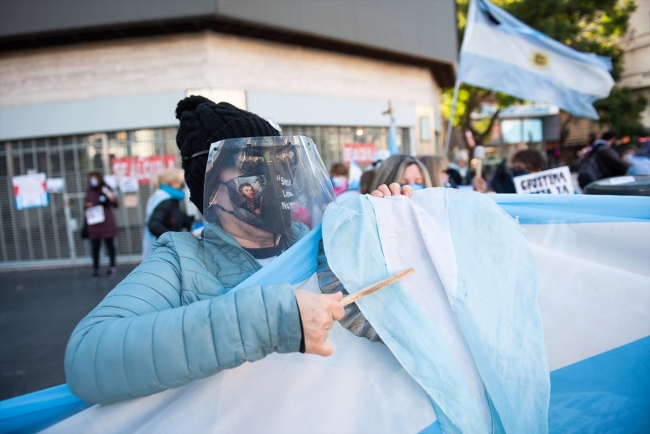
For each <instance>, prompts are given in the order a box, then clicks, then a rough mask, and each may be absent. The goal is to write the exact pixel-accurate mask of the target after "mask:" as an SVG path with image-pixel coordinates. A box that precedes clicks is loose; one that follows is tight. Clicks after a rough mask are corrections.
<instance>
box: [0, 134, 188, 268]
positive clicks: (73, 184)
mask: <svg viewBox="0 0 650 434" xmlns="http://www.w3.org/2000/svg"><path fill="white" fill-rule="evenodd" d="M175 135H176V128H162V129H149V130H137V131H123V132H117V133H97V134H90V135H83V136H66V137H50V138H41V139H30V140H17V141H10V142H3V143H0V245H1V247H0V267H1V268H15V267H16V268H23V267H26V266H30V265H34V264H35V263H36V264H38V265H47V264H48V263H50V264H57V263H80V262H82V263H85V262H88V261H89V260H90V259H89V258H90V246H89V243H88V242H86V241H85V240H82V239H81V237H80V234H79V232H80V231H81V227H82V225H83V221H84V220H83V215H84V207H83V199H84V196H85V192H86V189H87V185H88V184H87V179H88V174H89V173H90V172H93V171H100V172H102V173H104V174H111V166H110V162H111V160H112V158H115V157H127V156H140V157H146V156H151V155H163V154H174V155H177V154H178V151H177V148H176V143H175ZM28 173H45V174H46V176H47V177H48V178H63V179H64V180H65V193H62V194H57V193H51V194H50V195H49V199H50V204H49V206H47V207H43V208H32V209H26V210H17V209H16V207H15V205H14V194H13V187H12V183H11V179H12V177H13V176H18V175H25V174H28ZM150 194H151V189H150V187H149V186H148V185H141V186H140V191H139V192H138V193H137V196H138V202H137V206H136V207H134V208H126V207H124V206H120V207H119V208H118V209H116V210H114V213H115V217H116V221H117V226H118V235H117V238H116V245H117V248H118V261H119V260H120V257H122V259H123V260H124V259H131V260H135V259H136V258H137V257H139V256H140V253H141V250H142V246H141V241H142V229H143V228H142V225H143V221H144V212H145V207H146V201H147V199H148V198H149V196H150Z"/></svg>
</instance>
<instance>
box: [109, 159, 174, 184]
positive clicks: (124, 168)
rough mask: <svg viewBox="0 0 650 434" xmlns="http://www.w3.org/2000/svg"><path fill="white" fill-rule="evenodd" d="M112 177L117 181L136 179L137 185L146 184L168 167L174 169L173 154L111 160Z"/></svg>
mask: <svg viewBox="0 0 650 434" xmlns="http://www.w3.org/2000/svg"><path fill="white" fill-rule="evenodd" d="M111 167H112V168H113V175H115V177H117V179H121V178H137V179H138V183H140V184H148V183H149V181H150V180H151V178H152V177H154V176H158V175H160V173H161V172H162V171H163V170H165V169H167V168H170V167H176V156H175V155H174V154H166V155H152V156H151V157H124V158H113V159H112V160H111Z"/></svg>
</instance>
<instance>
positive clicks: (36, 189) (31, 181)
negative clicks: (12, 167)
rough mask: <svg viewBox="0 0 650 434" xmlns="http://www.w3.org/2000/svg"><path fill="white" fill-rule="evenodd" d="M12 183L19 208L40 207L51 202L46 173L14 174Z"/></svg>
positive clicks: (17, 207)
mask: <svg viewBox="0 0 650 434" xmlns="http://www.w3.org/2000/svg"><path fill="white" fill-rule="evenodd" d="M11 185H12V186H13V188H14V200H15V203H16V209H17V210H23V209H27V208H38V207H43V206H48V205H49V204H50V198H49V196H48V194H47V189H46V181H45V174H44V173H31V174H29V175H22V176H14V177H13V178H11Z"/></svg>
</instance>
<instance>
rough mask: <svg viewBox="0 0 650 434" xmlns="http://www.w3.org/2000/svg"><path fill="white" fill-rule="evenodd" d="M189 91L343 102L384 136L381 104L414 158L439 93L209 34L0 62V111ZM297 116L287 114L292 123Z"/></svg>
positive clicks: (391, 76)
mask: <svg viewBox="0 0 650 434" xmlns="http://www.w3.org/2000/svg"><path fill="white" fill-rule="evenodd" d="M189 89H231V90H234V91H235V92H237V91H239V92H245V93H251V94H256V95H258V96H259V94H260V93H262V94H264V93H266V94H267V95H273V97H276V96H277V95H286V96H288V97H289V96H300V97H301V98H303V97H311V98H312V101H315V102H316V104H317V105H318V101H328V102H329V104H330V105H329V106H328V108H327V110H329V111H330V112H331V110H332V109H331V106H332V105H334V106H335V107H336V106H337V104H338V105H339V106H340V105H341V104H346V101H347V102H348V105H349V107H348V112H350V116H348V117H347V118H346V119H349V121H350V123H351V124H355V120H354V119H353V118H354V113H355V110H350V109H349V108H350V107H356V106H355V105H354V103H357V104H360V105H359V107H363V109H364V110H366V111H368V110H370V111H372V112H373V116H375V119H376V121H374V124H373V125H371V126H384V125H383V124H384V123H385V126H388V117H387V116H385V117H381V116H380V114H381V111H380V109H379V108H377V109H375V106H374V105H372V104H375V105H376V106H377V107H379V104H381V107H384V106H387V105H388V101H389V100H390V101H391V102H392V103H393V105H394V107H401V108H400V109H399V111H398V112H397V119H398V126H400V127H410V128H412V133H413V135H414V136H415V139H414V140H413V139H412V145H415V148H416V151H417V152H420V153H422V152H424V153H432V152H434V151H435V147H434V145H433V144H435V142H436V137H435V131H434V125H435V116H436V115H439V109H438V105H439V89H438V87H437V85H436V83H435V80H434V79H433V77H432V74H431V72H430V71H429V70H428V69H427V68H424V67H417V66H409V65H402V64H397V63H391V62H384V61H380V60H373V59H366V58H361V57H358V56H352V55H345V54H338V53H332V52H327V51H322V50H316V49H309V48H303V47H297V46H292V45H286V44H281V43H276V42H266V41H262V40H256V39H250V38H244V37H239V36H234V35H226V34H218V33H212V32H204V33H196V34H187V35H172V36H160V37H150V38H140V39H126V40H115V41H108V42H97V43H87V44H79V45H74V46H62V47H55V48H44V49H38V50H28V51H21V52H8V53H3V54H1V55H0V108H12V107H24V106H34V105H43V104H56V103H61V102H67V101H83V100H91V99H101V98H111V97H124V96H128V95H146V94H160V93H164V92H175V91H182V92H185V91H187V90H189ZM319 98H320V99H319ZM303 101H304V98H303ZM361 103H363V104H361ZM287 104H290V103H289V102H286V103H285V105H287ZM248 108H249V109H253V108H252V107H248ZM170 110H173V107H172V108H170ZM300 110H301V107H299V106H298V107H295V111H296V113H298V112H299V111H300ZM323 110H325V109H323ZM384 110H385V109H384ZM375 111H377V112H378V113H374V112H375ZM357 112H358V110H357ZM284 113H286V110H284ZM260 114H262V113H260ZM422 114H426V115H429V116H430V120H429V125H430V128H431V133H430V140H428V141H424V142H423V141H420V137H421V136H420V134H419V132H418V131H416V129H417V128H418V127H417V125H416V124H417V123H418V122H417V118H418V116H421V115H422ZM264 115H271V113H264ZM346 116H347V114H346ZM285 118H286V116H285ZM312 118H313V117H312ZM339 118H340V116H339ZM360 118H361V117H360ZM367 118H368V117H367V116H366V119H367ZM400 121H401V122H402V123H401V125H400ZM289 123H293V122H290V121H289ZM297 123H298V124H299V123H300V121H299V120H298V122H297ZM359 124H360V125H363V122H361V121H360V122H359ZM143 127H146V125H143ZM421 147H422V150H421V151H420V148H421Z"/></svg>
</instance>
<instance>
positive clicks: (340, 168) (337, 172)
mask: <svg viewBox="0 0 650 434" xmlns="http://www.w3.org/2000/svg"><path fill="white" fill-rule="evenodd" d="M330 174H331V175H332V176H345V177H346V178H347V177H348V175H349V174H350V169H348V167H347V166H346V165H345V164H343V163H334V164H332V168H331V169H330Z"/></svg>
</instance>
